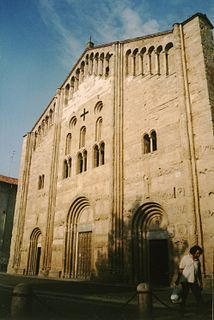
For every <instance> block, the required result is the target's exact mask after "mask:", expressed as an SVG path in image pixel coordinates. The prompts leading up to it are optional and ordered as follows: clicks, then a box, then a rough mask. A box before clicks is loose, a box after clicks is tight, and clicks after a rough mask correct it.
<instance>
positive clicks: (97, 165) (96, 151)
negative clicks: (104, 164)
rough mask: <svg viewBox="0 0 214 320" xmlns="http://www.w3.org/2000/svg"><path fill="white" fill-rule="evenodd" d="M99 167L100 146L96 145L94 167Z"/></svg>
mask: <svg viewBox="0 0 214 320" xmlns="http://www.w3.org/2000/svg"><path fill="white" fill-rule="evenodd" d="M96 167H99V148H98V145H95V146H94V168H96Z"/></svg>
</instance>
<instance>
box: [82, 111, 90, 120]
mask: <svg viewBox="0 0 214 320" xmlns="http://www.w3.org/2000/svg"><path fill="white" fill-rule="evenodd" d="M87 113H89V111H86V110H85V108H84V110H83V114H81V115H80V117H83V121H85V116H86V114H87Z"/></svg>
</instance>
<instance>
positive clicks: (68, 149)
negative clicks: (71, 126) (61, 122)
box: [65, 133, 72, 155]
mask: <svg viewBox="0 0 214 320" xmlns="http://www.w3.org/2000/svg"><path fill="white" fill-rule="evenodd" d="M71 138H72V136H71V133H68V134H67V137H66V143H65V155H67V154H70V153H71Z"/></svg>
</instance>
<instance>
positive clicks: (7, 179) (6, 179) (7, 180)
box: [0, 175, 18, 185]
mask: <svg viewBox="0 0 214 320" xmlns="http://www.w3.org/2000/svg"><path fill="white" fill-rule="evenodd" d="M0 182H5V183H9V184H15V185H17V184H18V179H16V178H11V177H7V176H2V175H0Z"/></svg>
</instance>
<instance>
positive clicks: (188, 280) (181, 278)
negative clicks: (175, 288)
mask: <svg viewBox="0 0 214 320" xmlns="http://www.w3.org/2000/svg"><path fill="white" fill-rule="evenodd" d="M202 252H203V250H202V248H201V247H199V246H198V245H195V246H193V247H192V248H190V251H189V254H188V255H185V256H183V258H182V259H181V261H180V265H179V272H178V277H177V280H176V281H175V284H176V285H178V284H179V283H181V286H182V303H181V309H182V311H184V308H185V305H186V299H187V296H188V294H189V291H190V290H191V291H192V294H193V295H194V297H195V299H196V302H197V306H198V308H199V310H200V309H201V307H203V304H204V303H203V299H202V295H201V290H202V289H203V284H202V276H201V264H200V260H199V258H200V255H201V254H202Z"/></svg>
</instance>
